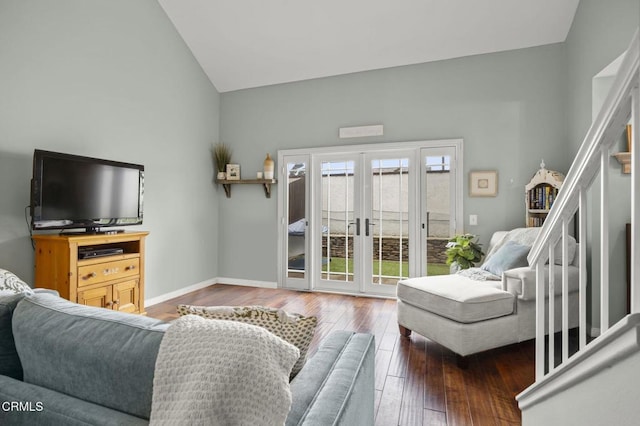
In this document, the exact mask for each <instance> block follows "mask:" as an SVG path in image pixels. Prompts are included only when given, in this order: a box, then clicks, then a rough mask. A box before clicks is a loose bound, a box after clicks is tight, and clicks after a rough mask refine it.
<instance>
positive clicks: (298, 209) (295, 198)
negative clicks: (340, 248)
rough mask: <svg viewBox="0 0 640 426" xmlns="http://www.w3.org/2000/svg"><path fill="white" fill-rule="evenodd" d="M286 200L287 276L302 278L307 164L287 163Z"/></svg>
mask: <svg viewBox="0 0 640 426" xmlns="http://www.w3.org/2000/svg"><path fill="white" fill-rule="evenodd" d="M287 171H288V174H287V201H288V211H289V212H288V213H289V215H288V216H289V221H288V235H287V259H288V266H287V277H288V278H304V277H305V271H306V263H307V259H306V257H305V256H306V253H305V251H306V250H305V248H306V238H307V235H306V234H307V232H306V231H307V225H308V222H307V220H308V219H307V217H306V198H307V194H306V191H307V190H306V188H307V185H306V180H307V176H306V174H307V164H306V163H304V162H302V163H288V164H287Z"/></svg>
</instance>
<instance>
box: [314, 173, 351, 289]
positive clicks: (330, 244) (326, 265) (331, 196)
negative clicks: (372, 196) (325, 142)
mask: <svg viewBox="0 0 640 426" xmlns="http://www.w3.org/2000/svg"><path fill="white" fill-rule="evenodd" d="M354 167H355V163H354V162H353V161H324V162H322V163H321V173H322V184H321V191H322V238H321V239H320V242H321V244H322V247H321V252H322V268H321V279H323V280H332V281H353V236H354V234H355V233H356V227H357V224H356V223H355V221H354V195H355V192H354Z"/></svg>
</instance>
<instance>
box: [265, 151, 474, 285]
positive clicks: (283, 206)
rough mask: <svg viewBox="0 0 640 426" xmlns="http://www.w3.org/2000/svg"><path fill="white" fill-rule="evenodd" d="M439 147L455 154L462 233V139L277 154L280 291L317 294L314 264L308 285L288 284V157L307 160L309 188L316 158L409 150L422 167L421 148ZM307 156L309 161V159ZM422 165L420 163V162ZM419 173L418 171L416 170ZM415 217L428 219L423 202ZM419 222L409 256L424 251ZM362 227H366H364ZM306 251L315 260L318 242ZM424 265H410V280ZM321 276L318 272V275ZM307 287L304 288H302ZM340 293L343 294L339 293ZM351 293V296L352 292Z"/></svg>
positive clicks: (311, 205) (417, 190)
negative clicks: (421, 243) (413, 152)
mask: <svg viewBox="0 0 640 426" xmlns="http://www.w3.org/2000/svg"><path fill="white" fill-rule="evenodd" d="M438 147H451V148H453V149H454V151H455V163H456V164H455V171H453V170H452V171H451V172H452V173H454V174H455V176H454V179H455V196H454V197H452V208H453V210H452V211H454V212H455V213H454V214H453V215H452V216H453V217H452V219H453V221H454V222H455V225H452V226H454V228H455V232H461V231H462V228H463V223H464V222H463V198H464V194H463V185H464V181H463V170H464V167H463V140H462V139H440V140H424V141H411V142H387V143H374V144H362V145H347V146H333V147H318V148H299V149H287V150H280V151H278V163H277V164H278V176H279V180H280V185H278V191H277V192H278V229H280V232H278V244H277V247H278V255H277V256H278V260H277V261H278V268H277V270H278V287H286V288H297V289H299V290H314V282H313V281H314V277H315V275H317V271H315V267H314V263H315V262H311V265H309V266H308V267H307V270H306V275H305V276H306V277H307V279H306V283H305V284H303V285H302V286H293V287H292V286H290V283H289V284H288V283H287V252H286V250H287V243H286V237H287V235H288V233H287V227H288V224H287V222H288V220H287V219H288V206H287V196H286V194H287V191H286V190H287V188H286V186H287V185H286V184H287V170H286V164H285V161H286V160H285V157H292V156H301V157H303V158H308V159H309V160H308V162H307V165H308V166H307V167H308V170H307V185H309V181H311V180H313V179H312V176H313V175H314V174H316V171H315V170H314V169H313V167H314V163H315V162H316V161H315V160H314V158H315V156H318V155H323V154H341V153H342V154H346V153H354V154H355V153H363V152H364V153H366V152H376V151H388V152H393V151H406V150H411V149H413V150H415V154H414V157H413V161H415V162H416V164H421V163H422V148H438ZM306 156H308V157H306ZM418 161H419V162H418ZM423 167H424V166H420V168H419V170H420V172H416V173H415V175H416V176H415V178H416V179H418V174H419V175H420V177H421V176H423V174H422V170H423ZM416 170H418V169H416ZM423 184H424V183H423V182H422V181H420V182H419V183H418V184H416V185H413V187H414V188H413V190H410V191H411V192H410V194H413V197H414V199H415V200H419V199H421V197H422V195H421V191H422V189H421V188H422V187H423ZM309 191H310V193H308V194H307V203H308V204H307V212H312V211H314V209H315V208H316V206H315V203H316V202H317V201H316V200H315V198H316V196H315V195H314V194H312V193H311V192H313V191H314V189H312V188H309ZM410 208H413V210H414V214H416V215H417V217H420V220H423V215H426V212H425V211H424V207H423V203H422V202H419V203H418V202H414V203H413V207H411V206H410ZM313 220H314V218H313V217H312V218H310V220H309V223H310V225H311V224H313ZM419 223H420V221H416V226H413V228H414V229H411V230H410V232H409V238H410V239H409V243H410V245H412V246H411V247H410V252H411V253H414V256H422V255H423V254H424V253H423V250H422V249H420V248H419V247H416V246H415V244H417V243H418V242H419V241H422V236H423V232H422V229H421V227H420V226H419V225H418V224H419ZM361 226H363V225H361ZM306 244H307V247H308V248H309V250H310V252H309V256H310V257H311V258H316V257H318V256H315V253H313V252H312V251H313V250H314V249H315V247H316V246H317V244H316V242H315V241H313V237H312V236H311V238H307V241H306ZM422 263H425V262H422V261H415V260H414V261H413V262H410V265H411V266H410V270H409V272H410V274H411V276H418V275H421V274H422V273H423V272H422V266H420V265H421V264H422ZM318 272H319V271H318ZM302 287H304V288H302ZM339 292H340V291H339ZM349 293H351V292H349ZM362 293H364V289H363V288H361V289H359V290H357V291H355V292H353V293H352V294H362Z"/></svg>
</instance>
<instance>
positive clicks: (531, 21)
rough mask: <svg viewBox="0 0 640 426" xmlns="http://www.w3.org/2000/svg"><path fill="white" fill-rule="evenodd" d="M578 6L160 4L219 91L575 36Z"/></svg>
mask: <svg viewBox="0 0 640 426" xmlns="http://www.w3.org/2000/svg"><path fill="white" fill-rule="evenodd" d="M578 1H579V0H395V1H390V0H323V1H317V0H315V1H312V0H236V1H232V0H159V2H160V4H161V5H162V7H163V8H164V10H165V11H166V13H167V15H168V16H169V18H170V19H171V21H172V22H173V24H174V25H175V27H176V28H177V30H178V32H179V33H180V35H181V36H182V38H183V39H184V41H185V42H186V44H187V45H188V46H189V48H190V49H191V51H192V52H193V54H194V56H195V58H196V59H197V60H198V62H199V63H200V65H201V66H202V68H203V69H204V71H205V72H206V74H207V75H208V76H209V78H210V79H211V81H212V83H213V84H214V85H215V87H216V88H217V89H218V91H220V92H228V91H232V90H239V89H246V88H251V87H258V86H266V85H271V84H278V83H286V82H292V81H300V80H307V79H312V78H319V77H327V76H333V75H339V74H347V73H353V72H359V71H367V70H374V69H381V68H389V67H395V66H402V65H409V64H416V63H422V62H430V61H438V60H443V59H450V58H458V57H463V56H469V55H477V54H482V53H490V52H499V51H504V50H511V49H519V48H525V47H532V46H540V45H544V44H551V43H558V42H562V41H564V40H565V39H566V37H567V33H568V32H569V28H570V27H571V23H572V21H573V17H574V15H575V12H576V8H577V6H578Z"/></svg>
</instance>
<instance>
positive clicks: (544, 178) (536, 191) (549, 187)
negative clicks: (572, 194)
mask: <svg viewBox="0 0 640 426" xmlns="http://www.w3.org/2000/svg"><path fill="white" fill-rule="evenodd" d="M563 182H564V175H563V174H562V173H560V172H556V171H554V170H547V169H546V168H545V164H544V160H543V161H542V163H541V164H540V170H538V171H537V172H536V173H535V174H534V175H533V177H532V178H531V180H530V181H529V183H528V184H527V185H525V187H524V189H525V190H524V193H525V197H524V202H525V211H526V217H525V224H526V226H527V227H528V228H530V227H538V226H542V224H543V223H544V220H545V219H546V218H547V215H548V214H549V211H550V210H551V207H552V206H553V202H554V201H555V200H556V198H557V196H558V191H559V190H560V187H561V186H562V183H563Z"/></svg>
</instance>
